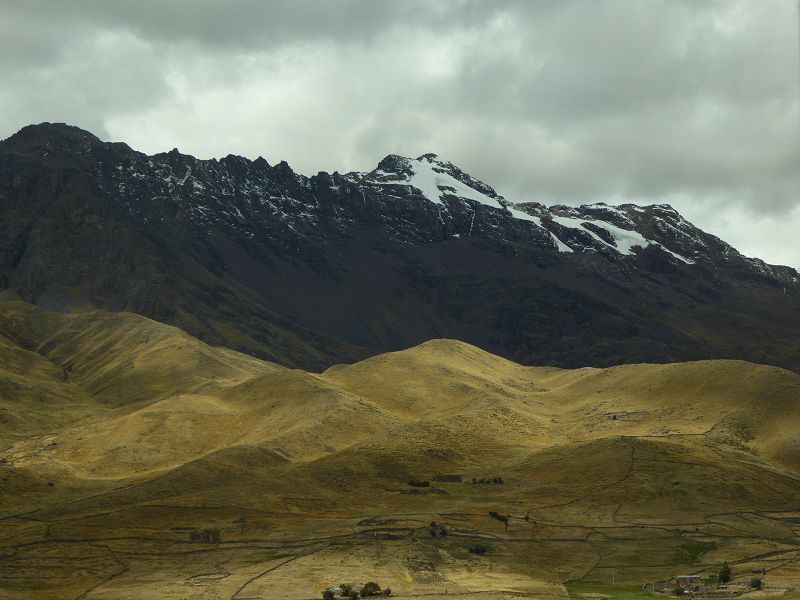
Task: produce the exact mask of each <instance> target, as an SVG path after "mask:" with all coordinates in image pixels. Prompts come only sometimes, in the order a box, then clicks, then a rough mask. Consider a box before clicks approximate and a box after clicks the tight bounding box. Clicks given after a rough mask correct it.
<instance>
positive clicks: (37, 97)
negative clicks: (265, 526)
mask: <svg viewBox="0 0 800 600" xmlns="http://www.w3.org/2000/svg"><path fill="white" fill-rule="evenodd" d="M0 7H2V8H1V10H2V14H0V17H2V18H0V75H2V77H3V82H4V86H3V88H0V136H2V137H5V136H6V135H9V134H11V133H13V131H15V130H16V129H18V128H19V127H21V126H22V125H23V124H26V123H29V122H36V121H44V120H51V121H68V122H72V123H75V124H77V125H80V126H83V127H86V128H88V129H91V130H93V131H94V132H95V133H97V134H99V135H101V136H103V137H107V138H113V139H123V140H125V141H127V142H129V143H130V144H131V145H133V146H134V147H137V148H139V149H142V150H144V151H149V152H153V151H160V150H164V149H169V148H171V147H173V146H178V147H180V148H181V149H182V150H183V151H186V152H191V153H194V154H196V155H198V156H203V157H207V156H219V155H224V154H227V153H229V152H234V153H239V154H244V155H248V156H251V157H254V156H257V155H260V154H263V155H265V156H267V158H269V159H271V160H279V159H287V160H289V162H291V163H292V164H293V165H295V166H296V168H298V169H299V170H301V171H304V172H316V171H317V170H319V169H326V170H334V169H338V170H342V171H344V170H351V169H356V170H365V169H371V168H372V167H373V166H374V165H375V164H376V163H377V161H378V160H379V159H380V158H381V157H382V156H383V155H385V154H388V153H390V152H398V153H402V154H407V155H418V154H422V153H424V152H428V151H435V152H438V153H440V154H442V155H444V156H446V157H447V158H449V159H450V160H452V161H453V162H456V163H458V164H461V165H462V166H463V167H464V168H466V169H467V170H468V171H470V172H472V173H473V174H474V175H476V176H477V177H479V178H482V179H484V180H486V181H487V182H488V183H490V184H492V185H494V186H495V187H497V188H498V189H499V190H500V191H501V192H502V193H505V194H506V195H507V196H508V197H509V198H510V199H512V200H518V201H522V200H538V201H542V202H547V203H554V202H559V203H581V202H592V201H597V200H606V201H612V202H623V201H633V202H646V203H650V202H671V203H673V204H674V205H675V206H676V207H677V208H679V209H680V210H682V211H683V212H684V213H686V215H687V216H688V217H689V218H690V219H692V220H694V221H695V222H697V224H698V225H700V226H702V227H704V228H706V229H708V230H710V231H712V232H714V233H716V234H718V235H720V236H722V237H725V238H726V239H728V240H729V241H731V242H732V243H734V244H735V245H737V246H738V247H740V249H742V250H743V251H745V252H747V253H749V254H754V255H759V256H763V257H764V258H766V259H768V260H771V261H774V262H785V263H790V264H794V265H796V266H800V245H798V244H796V243H795V237H796V233H795V231H797V230H800V197H799V196H800V192H799V190H800V126H799V125H798V121H799V120H800V102H798V96H800V87H799V84H798V79H797V77H798V69H799V67H798V48H799V45H798V10H797V2H795V1H794V0H759V1H758V2H753V1H751V0H669V1H668V0H558V1H556V0H552V1H550V0H542V1H535V0H508V1H501V0H451V1H444V0H437V1H433V0H405V1H396V2H389V1H386V2H384V1H378V0H316V1H311V0H292V1H288V0H287V1H281V2H275V1H271V2H264V1H256V0H252V1H251V0H247V1H244V0H240V1H237V2H219V1H215V2H212V1H210V0H171V1H169V2H164V1H161V0H159V1H156V0H146V1H141V0H140V1H137V2H125V3H122V2H108V1H107V0H83V1H73V2H67V1H64V2H52V1H43V0H28V1H26V2H18V1H11V0H0Z"/></svg>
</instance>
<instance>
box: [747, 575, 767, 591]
mask: <svg viewBox="0 0 800 600" xmlns="http://www.w3.org/2000/svg"><path fill="white" fill-rule="evenodd" d="M763 585H764V582H763V581H761V580H760V579H759V578H757V577H754V578H753V579H751V580H750V587H751V588H753V589H754V590H760V589H761V586H763Z"/></svg>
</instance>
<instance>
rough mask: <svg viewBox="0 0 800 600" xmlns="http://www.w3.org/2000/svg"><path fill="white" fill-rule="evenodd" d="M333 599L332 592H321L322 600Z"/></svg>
mask: <svg viewBox="0 0 800 600" xmlns="http://www.w3.org/2000/svg"><path fill="white" fill-rule="evenodd" d="M333 597H334V593H333V590H325V591H324V592H322V598H323V600H333Z"/></svg>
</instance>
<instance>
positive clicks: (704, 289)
mask: <svg viewBox="0 0 800 600" xmlns="http://www.w3.org/2000/svg"><path fill="white" fill-rule="evenodd" d="M798 279H799V277H798V273H797V272H796V271H795V270H794V269H791V268H788V267H776V266H771V265H767V264H765V263H764V262H763V261H760V260H757V259H750V258H746V257H744V256H742V255H741V254H739V253H738V252H737V251H736V250H735V249H734V248H732V247H731V246H729V245H728V244H726V243H725V242H723V241H721V240H719V239H718V238H715V237H714V236H711V235H709V234H707V233H704V232H703V231H701V230H699V229H697V228H696V227H694V226H693V225H691V224H690V223H688V222H687V221H686V220H684V219H683V218H682V217H681V215H679V214H678V213H677V212H676V211H674V210H673V209H672V208H670V207H669V206H666V205H654V206H647V207H640V206H635V205H625V206H621V207H610V206H606V205H603V204H595V205H589V206H582V207H579V208H572V207H566V206H553V207H549V208H548V207H545V206H543V205H540V204H537V203H527V204H513V203H511V202H509V201H507V200H506V199H504V198H502V197H501V196H499V195H498V194H497V193H496V192H495V191H494V190H493V189H492V188H491V187H489V186H488V185H486V184H484V183H482V182H480V181H477V180H476V179H474V178H472V177H471V176H469V175H468V174H466V173H464V172H463V171H461V170H460V169H459V168H458V167H456V166H454V165H452V164H451V163H449V162H447V161H444V160H442V159H440V158H439V157H437V156H436V155H433V154H426V155H424V156H421V157H419V158H418V159H407V158H403V157H400V156H395V155H390V156H387V157H386V158H385V159H383V160H382V161H381V162H380V164H379V165H378V167H377V168H376V169H375V170H374V171H372V172H370V173H348V174H345V175H342V174H339V173H333V174H329V173H324V172H321V173H319V174H317V175H315V176H313V177H310V178H309V177H305V176H303V175H299V174H296V173H294V172H293V171H292V169H291V167H290V166H289V165H287V164H286V163H285V162H281V163H278V164H277V165H275V166H271V165H270V164H269V163H268V162H267V161H266V160H264V159H262V158H259V159H257V160H255V161H249V160H247V159H245V158H242V157H238V156H227V157H225V158H223V159H221V160H210V161H201V160H197V159H195V158H193V157H191V156H186V155H183V154H180V153H179V152H178V151H177V150H173V151H171V152H168V153H164V154H157V155H154V156H146V155H144V154H141V153H138V152H135V151H133V150H131V149H130V148H129V147H128V146H126V145H125V144H119V143H104V142H101V141H100V140H98V139H97V138H96V137H94V136H93V135H91V134H89V133H87V132H85V131H82V130H80V129H77V128H74V127H69V126H66V125H53V124H43V125H37V126H29V127H26V128H24V129H22V130H21V131H20V132H19V133H17V134H16V135H14V136H12V137H11V138H9V139H7V140H5V141H3V142H1V143H0V292H2V293H3V294H4V296H5V297H9V296H12V295H16V296H18V297H21V298H22V299H24V300H26V301H29V302H33V303H37V304H40V305H42V306H45V307H47V308H51V309H56V310H72V309H79V308H82V307H100V308H104V309H108V310H130V311H134V312H139V313H142V314H144V315H147V316H149V317H152V318H154V319H157V320H160V321H164V322H167V323H171V324H175V325H177V326H179V327H182V328H184V329H186V330H187V331H189V332H190V333H192V334H194V335H197V336H198V337H200V338H202V339H205V340H206V341H209V342H211V343H217V344H224V345H227V346H230V347H233V348H236V349H240V350H244V351H246V352H250V353H253V354H256V355H259V356H262V357H265V358H268V359H271V360H276V361H278V362H281V363H284V364H288V365H294V366H301V367H305V368H323V367H325V366H327V365H329V364H332V363H334V362H346V361H350V360H355V359H358V358H362V357H365V356H367V355H369V354H373V353H377V352H383V351H387V350H393V349H399V348H402V347H406V346H410V345H413V344H416V343H419V342H422V341H424V340H427V339H430V338H434V337H454V338H459V339H462V340H465V341H467V342H470V343H474V344H476V345H479V346H482V347H484V348H486V349H487V350H490V351H492V352H496V353H499V354H502V355H505V356H508V357H511V358H513V359H515V360H518V361H521V362H524V363H532V364H555V365H562V366H570V367H573V366H579V365H597V366H606V365H610V364H616V363H623V362H645V361H648V362H663V361H675V360H690V359H699V358H743V359H747V360H752V361H755V362H764V363H771V364H776V365H781V366H785V367H789V368H792V369H794V370H800V283H799V282H798Z"/></svg>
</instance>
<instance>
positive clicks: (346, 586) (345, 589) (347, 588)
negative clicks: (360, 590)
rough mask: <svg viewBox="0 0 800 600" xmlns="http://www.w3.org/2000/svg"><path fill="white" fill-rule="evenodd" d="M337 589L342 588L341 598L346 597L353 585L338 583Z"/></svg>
mask: <svg viewBox="0 0 800 600" xmlns="http://www.w3.org/2000/svg"><path fill="white" fill-rule="evenodd" d="M339 589H340V590H342V598H348V597H349V596H350V592H351V591H352V590H353V586H352V585H350V584H349V583H340V584H339Z"/></svg>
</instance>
